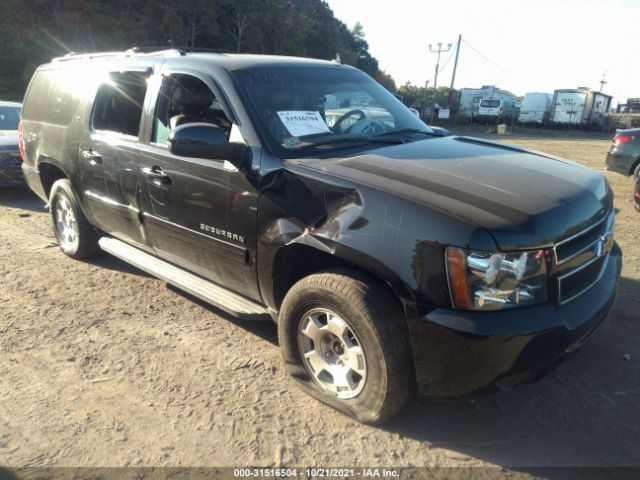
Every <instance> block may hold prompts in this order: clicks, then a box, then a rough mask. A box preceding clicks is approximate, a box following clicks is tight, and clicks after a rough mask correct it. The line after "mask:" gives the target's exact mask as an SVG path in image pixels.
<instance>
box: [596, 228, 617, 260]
mask: <svg viewBox="0 0 640 480" xmlns="http://www.w3.org/2000/svg"><path fill="white" fill-rule="evenodd" d="M612 248H613V234H612V233H611V232H607V233H605V234H604V235H602V236H601V237H600V238H599V239H598V243H597V244H596V257H601V256H602V255H606V254H607V253H609V252H610V251H611V249H612Z"/></svg>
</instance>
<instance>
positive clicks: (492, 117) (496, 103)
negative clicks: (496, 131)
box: [478, 98, 518, 123]
mask: <svg viewBox="0 0 640 480" xmlns="http://www.w3.org/2000/svg"><path fill="white" fill-rule="evenodd" d="M516 118H518V109H517V108H516V105H515V103H514V102H511V101H509V100H502V99H497V98H483V99H482V100H480V104H479V107H478V120H480V121H481V122H491V123H502V122H506V121H508V122H509V123H513V121H514V120H515V119H516Z"/></svg>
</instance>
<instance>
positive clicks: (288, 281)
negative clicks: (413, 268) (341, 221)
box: [272, 244, 415, 317]
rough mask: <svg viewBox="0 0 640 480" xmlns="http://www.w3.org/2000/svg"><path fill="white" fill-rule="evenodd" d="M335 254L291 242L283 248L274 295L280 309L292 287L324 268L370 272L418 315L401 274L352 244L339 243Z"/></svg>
mask: <svg viewBox="0 0 640 480" xmlns="http://www.w3.org/2000/svg"><path fill="white" fill-rule="evenodd" d="M333 250H334V253H328V252H326V251H323V250H320V249H318V248H315V247H312V246H309V245H304V244H291V245H287V246H284V247H282V248H280V249H279V251H278V253H277V254H276V256H275V258H274V261H273V265H272V274H273V279H274V283H273V298H274V301H275V305H276V308H277V309H278V310H279V309H280V306H281V304H282V301H283V299H284V297H285V295H286V294H287V292H288V291H289V289H290V288H291V287H292V286H293V285H294V284H295V283H296V282H297V281H299V280H301V279H302V278H304V277H306V276H308V275H311V274H314V273H318V272H321V271H323V270H328V269H335V268H344V269H352V270H354V271H357V272H358V273H360V274H364V275H367V276H369V277H371V278H373V279H374V280H377V281H378V282H379V283H380V284H381V285H383V286H384V287H385V288H386V289H387V290H389V291H390V293H391V294H392V295H393V297H394V298H395V299H396V300H397V301H398V304H399V306H400V307H401V308H402V310H403V312H404V314H405V315H406V316H407V317H409V316H411V315H414V314H415V299H414V297H413V295H412V294H411V292H410V290H409V289H408V288H407V286H406V285H405V284H404V282H402V280H401V279H400V277H399V276H398V275H396V274H395V273H394V272H393V271H392V270H391V269H389V268H388V267H386V266H385V265H383V264H382V263H381V262H380V261H378V260H376V259H374V258H372V257H369V256H368V255H366V254H363V253H362V252H358V251H356V250H353V249H351V248H349V247H345V246H335V247H334V249H333Z"/></svg>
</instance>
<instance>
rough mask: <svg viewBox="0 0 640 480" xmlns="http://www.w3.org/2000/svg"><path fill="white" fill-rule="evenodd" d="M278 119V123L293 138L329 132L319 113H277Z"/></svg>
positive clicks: (292, 111)
mask: <svg viewBox="0 0 640 480" xmlns="http://www.w3.org/2000/svg"><path fill="white" fill-rule="evenodd" d="M278 117H280V121H281V122H282V123H283V125H284V126H285V127H286V129H287V130H288V131H289V133H290V134H291V135H293V136H294V137H304V136H305V135H314V134H318V133H330V132H331V131H330V130H329V127H328V126H327V124H326V123H325V121H324V120H323V119H322V115H320V112H313V111H312V112H305V111H301V110H286V111H283V112H278Z"/></svg>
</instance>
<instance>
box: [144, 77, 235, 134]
mask: <svg viewBox="0 0 640 480" xmlns="http://www.w3.org/2000/svg"><path fill="white" fill-rule="evenodd" d="M186 123H210V124H212V125H215V126H216V127H218V128H222V129H225V130H226V131H227V136H228V135H229V132H230V130H231V122H230V121H229V119H228V118H227V116H226V115H225V114H224V111H223V109H222V105H220V102H219V101H218V99H217V98H216V96H215V95H214V94H213V92H212V91H211V89H210V88H209V87H208V86H207V85H206V84H205V83H204V82H203V81H202V80H200V79H199V78H196V77H194V76H192V75H182V74H180V75H177V74H176V75H170V76H167V77H165V78H164V79H163V81H162V86H161V87H160V95H159V96H158V103H157V105H156V110H155V113H154V118H153V133H152V135H151V141H152V142H154V143H160V144H166V143H167V139H168V138H169V133H171V130H172V129H174V128H176V127H178V126H180V125H184V124H186Z"/></svg>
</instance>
